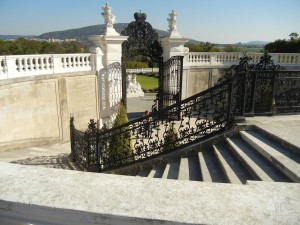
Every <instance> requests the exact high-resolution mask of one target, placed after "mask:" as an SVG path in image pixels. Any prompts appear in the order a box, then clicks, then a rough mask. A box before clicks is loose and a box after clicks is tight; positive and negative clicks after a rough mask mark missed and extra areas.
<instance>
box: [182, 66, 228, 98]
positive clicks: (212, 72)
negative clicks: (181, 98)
mask: <svg viewBox="0 0 300 225" xmlns="http://www.w3.org/2000/svg"><path fill="white" fill-rule="evenodd" d="M224 70H225V69H224V68H218V69H212V68H197V67H191V68H190V70H189V72H188V74H187V78H186V80H187V81H186V83H187V88H186V97H190V96H192V95H195V94H197V93H199V92H201V91H204V90H206V89H207V88H210V87H212V86H214V85H215V84H216V83H217V81H218V79H219V78H220V77H221V76H222V75H223V74H224V72H225V71H224Z"/></svg>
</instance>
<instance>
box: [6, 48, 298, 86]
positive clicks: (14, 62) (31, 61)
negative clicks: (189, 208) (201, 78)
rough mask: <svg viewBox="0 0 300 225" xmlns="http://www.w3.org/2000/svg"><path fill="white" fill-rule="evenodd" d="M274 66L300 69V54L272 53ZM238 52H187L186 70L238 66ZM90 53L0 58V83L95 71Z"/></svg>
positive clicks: (143, 70) (256, 56) (254, 60)
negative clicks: (189, 68) (22, 78)
mask: <svg viewBox="0 0 300 225" xmlns="http://www.w3.org/2000/svg"><path fill="white" fill-rule="evenodd" d="M247 55H248V56H249V57H250V58H251V60H250V62H251V63H258V62H259V59H260V57H261V56H262V55H263V53H248V54H247ZM270 55H271V56H272V59H273V60H274V63H275V64H277V63H278V64H280V65H282V66H286V67H300V54H299V53H271V54H270ZM242 56H243V53H241V52H190V53H188V55H187V57H185V64H186V65H187V66H197V67H198V66H199V67H215V66H217V67H218V66H225V67H227V66H231V65H235V64H238V63H239V59H240V58H241V57H242ZM96 60H97V59H96V57H95V55H94V54H92V53H80V54H45V55H12V56H0V80H1V79H7V78H16V77H26V76H35V75H44V74H58V73H69V72H81V71H93V70H96V67H95V65H94V64H95V61H96ZM126 71H127V73H129V74H132V73H149V72H158V68H139V69H127V70H126Z"/></svg>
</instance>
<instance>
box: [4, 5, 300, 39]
mask: <svg viewBox="0 0 300 225" xmlns="http://www.w3.org/2000/svg"><path fill="white" fill-rule="evenodd" d="M107 2H108V3H109V5H110V6H111V7H112V8H113V14H114V15H115V16H116V19H117V22H119V23H125V22H131V21H133V20H134V19H133V14H134V12H136V11H139V10H141V11H142V12H145V13H146V14H147V21H148V22H149V23H151V24H152V26H153V27H154V28H157V29H161V30H167V29H168V23H167V20H166V19H167V17H168V13H170V12H171V11H172V10H175V11H176V13H177V29H178V31H179V32H180V33H181V34H182V35H183V36H185V37H188V38H192V39H196V40H199V41H209V42H214V43H236V42H239V41H241V42H248V41H255V40H260V41H274V40H275V39H283V38H289V34H290V33H292V32H297V33H298V34H300V0H185V1H184V0H109V1H107ZM105 3H106V1H103V0H0V34H24V35H31V34H33V35H39V34H42V33H45V32H50V31H59V30H66V29H72V28H80V27H84V26H90V25H96V24H102V23H103V21H104V20H103V17H102V16H101V7H102V6H104V5H105Z"/></svg>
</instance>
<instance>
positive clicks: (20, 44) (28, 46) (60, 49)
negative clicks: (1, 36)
mask: <svg viewBox="0 0 300 225" xmlns="http://www.w3.org/2000/svg"><path fill="white" fill-rule="evenodd" d="M84 52H89V50H88V46H86V45H83V44H82V43H80V42H77V41H72V42H62V43H59V42H47V41H36V40H29V39H25V38H19V39H17V40H14V41H5V40H0V55H25V54H64V53H84Z"/></svg>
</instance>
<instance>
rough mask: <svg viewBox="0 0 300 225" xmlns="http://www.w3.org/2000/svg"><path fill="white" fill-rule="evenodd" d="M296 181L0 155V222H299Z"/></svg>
mask: <svg viewBox="0 0 300 225" xmlns="http://www.w3.org/2000/svg"><path fill="white" fill-rule="evenodd" d="M299 188H300V184H294V183H267V182H251V181H250V182H249V185H235V184H222V183H205V182H191V181H178V180H163V179H147V178H138V177H128V176H120V175H109V174H99V173H87V172H80V171H68V170H58V169H50V168H39V167H32V166H22V165H15V164H10V163H4V162H0V224H1V221H2V222H3V221H4V222H8V224H9V222H11V221H19V222H30V223H39V224H162V223H164V224H224V225H225V224H228V225H229V224H299V222H300V195H299ZM10 224H14V223H12V222H11V223H10Z"/></svg>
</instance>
